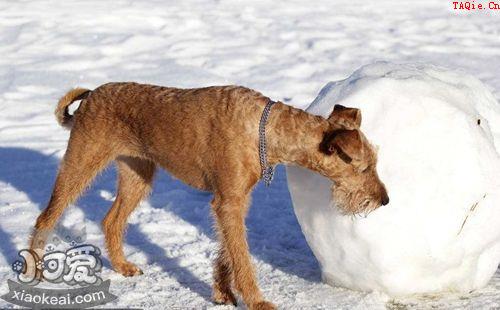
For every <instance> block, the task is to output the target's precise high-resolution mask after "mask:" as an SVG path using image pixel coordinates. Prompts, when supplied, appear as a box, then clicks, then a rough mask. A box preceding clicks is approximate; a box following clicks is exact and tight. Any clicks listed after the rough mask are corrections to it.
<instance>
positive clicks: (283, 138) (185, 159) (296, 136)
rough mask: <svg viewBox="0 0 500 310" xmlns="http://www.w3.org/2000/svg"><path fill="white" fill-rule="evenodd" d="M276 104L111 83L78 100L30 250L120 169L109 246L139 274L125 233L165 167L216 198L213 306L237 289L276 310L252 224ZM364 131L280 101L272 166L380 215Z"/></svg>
mask: <svg viewBox="0 0 500 310" xmlns="http://www.w3.org/2000/svg"><path fill="white" fill-rule="evenodd" d="M78 99H84V100H82V102H81V104H80V107H79V108H78V110H77V111H76V112H75V114H74V116H73V117H72V116H70V115H69V114H68V112H67V108H68V106H69V105H70V104H71V102H73V101H75V100H78ZM268 100H269V99H268V98H267V97H264V96H263V95H262V94H260V93H258V92H256V91H253V90H250V89H247V88H244V87H238V86H221V87H206V88H199V89H178V88H168V87H160V86H153V85H141V84H137V83H109V84H105V85H102V86H100V87H99V88H97V89H95V90H94V91H92V92H88V91H87V90H85V89H76V90H72V91H70V92H69V93H68V94H66V95H65V96H64V97H63V98H62V99H61V100H60V102H59V105H58V107H57V109H56V115H57V119H58V121H59V122H60V123H61V124H62V125H65V126H68V127H70V126H72V130H71V136H70V139H69V142H68V148H67V151H66V154H65V156H64V159H63V161H62V163H61V166H60V170H59V174H58V176H57V179H56V183H55V187H54V191H53V193H52V197H51V199H50V202H49V205H48V207H47V208H46V209H45V210H44V211H43V212H42V214H41V215H40V216H39V217H38V219H37V222H36V225H35V230H34V234H33V236H32V240H31V247H32V248H33V249H38V250H39V249H41V248H43V244H44V241H45V240H44V235H45V234H44V233H43V232H46V231H50V230H51V229H53V227H54V225H55V223H56V221H57V220H58V218H59V217H60V216H61V214H62V213H63V211H64V209H65V208H66V207H67V206H68V205H69V204H70V203H72V202H73V201H74V200H75V199H76V198H77V197H78V196H79V195H80V194H81V192H82V191H83V189H84V188H85V187H86V186H88V185H89V184H90V182H91V181H92V179H93V178H94V177H95V175H96V174H97V173H99V171H101V170H102V169H103V168H104V167H106V166H107V165H108V164H109V163H110V162H111V161H113V160H115V161H116V162H117V164H118V194H117V197H116V200H115V202H114V203H113V206H112V207H111V209H110V210H109V212H108V214H107V215H106V217H105V219H104V220H103V231H104V234H105V238H106V247H107V249H108V253H109V256H110V260H111V263H112V265H113V267H114V269H115V270H117V271H118V272H120V273H122V274H123V275H126V276H132V275H137V274H140V273H141V270H140V269H139V268H138V267H136V266H135V265H134V264H132V263H130V262H128V261H127V260H126V259H125V256H124V254H123V247H122V239H123V231H124V229H125V226H126V221H127V218H128V216H129V215H130V213H131V212H132V211H133V210H134V208H135V207H136V206H137V205H138V203H139V202H140V200H141V199H143V198H144V197H145V196H146V195H147V194H148V192H149V190H150V189H151V184H152V181H153V176H154V173H155V170H156V167H158V166H159V167H162V168H164V169H166V170H167V171H169V172H170V173H171V174H172V175H174V176H175V177H177V178H179V179H181V180H182V181H184V182H185V183H187V184H189V185H191V186H193V187H195V188H198V189H201V190H207V191H211V192H213V194H214V198H213V200H212V202H211V206H212V211H213V214H214V217H215V219H216V227H217V232H218V237H219V240H220V251H219V255H218V257H217V259H216V261H215V266H214V286H213V288H214V293H213V294H214V295H213V296H214V299H215V301H216V302H218V303H224V304H236V298H235V296H234V294H233V288H234V289H236V291H237V292H239V293H240V294H241V296H242V298H243V300H244V302H245V303H246V304H247V306H248V307H249V308H250V309H274V305H272V304H271V303H269V302H267V301H264V299H263V297H262V294H261V292H260V290H259V288H258V286H257V281H256V279H255V275H254V274H255V272H254V270H253V267H252V264H251V261H250V256H249V251H248V244H247V241H246V233H245V223H244V220H245V215H246V213H247V210H248V206H249V202H250V193H251V191H252V189H253V188H254V186H255V184H256V183H257V182H258V181H259V179H260V173H261V172H260V163H259V154H258V141H259V137H258V126H259V119H260V117H261V114H262V111H263V109H264V106H265V104H266V103H267V101H268ZM346 110H347V111H346ZM359 123H360V113H359V111H358V110H355V109H348V108H341V107H339V108H338V109H336V110H335V111H334V112H333V113H332V116H331V117H330V119H329V120H327V119H324V118H322V117H319V116H313V115H310V114H308V113H306V112H304V111H302V110H299V109H295V108H293V107H290V106H287V105H285V104H283V103H280V102H278V103H277V104H275V105H274V106H273V108H272V110H271V116H270V119H269V122H268V125H267V127H266V135H267V139H268V140H267V143H268V157H269V161H270V163H271V164H278V163H286V164H295V165H301V166H304V167H306V168H309V169H311V170H313V171H316V172H318V173H321V174H322V175H324V176H326V177H329V178H331V179H332V180H334V181H335V183H336V185H337V186H335V188H334V191H333V195H334V197H337V200H338V201H339V207H341V208H342V209H344V210H346V211H347V212H360V211H366V210H368V209H370V208H375V207H378V206H380V204H385V203H387V200H388V198H387V193H386V191H385V188H384V185H383V184H382V183H381V182H380V180H379V179H378V176H377V175H376V170H375V164H376V156H375V152H374V151H373V148H372V147H371V146H370V144H369V143H368V141H367V140H366V138H365V137H364V135H363V134H362V133H361V132H360V131H359ZM365 200H366V201H369V202H368V203H365V202H364V201H365Z"/></svg>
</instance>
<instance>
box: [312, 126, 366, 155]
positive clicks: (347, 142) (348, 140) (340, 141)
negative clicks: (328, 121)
mask: <svg viewBox="0 0 500 310" xmlns="http://www.w3.org/2000/svg"><path fill="white" fill-rule="evenodd" d="M319 149H320V151H321V152H323V153H325V154H327V155H332V154H337V155H338V156H339V157H340V159H342V160H343V161H345V162H346V163H350V162H352V160H353V159H361V155H362V151H363V142H362V140H361V135H360V133H359V130H356V129H353V130H350V129H337V130H333V131H331V132H327V133H325V135H324V136H323V141H322V142H321V144H320V145H319Z"/></svg>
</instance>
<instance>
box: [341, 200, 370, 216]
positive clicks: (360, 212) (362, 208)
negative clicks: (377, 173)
mask: <svg viewBox="0 0 500 310" xmlns="http://www.w3.org/2000/svg"><path fill="white" fill-rule="evenodd" d="M334 205H335V206H336V207H337V208H338V209H340V210H341V212H342V213H343V214H344V215H351V216H354V217H358V216H359V217H364V218H366V217H368V215H370V213H372V212H373V211H374V210H376V209H378V208H379V207H380V203H378V202H376V201H375V200H373V199H370V198H365V199H363V200H361V202H360V203H357V204H356V203H352V204H350V203H349V202H343V201H337V202H335V203H334Z"/></svg>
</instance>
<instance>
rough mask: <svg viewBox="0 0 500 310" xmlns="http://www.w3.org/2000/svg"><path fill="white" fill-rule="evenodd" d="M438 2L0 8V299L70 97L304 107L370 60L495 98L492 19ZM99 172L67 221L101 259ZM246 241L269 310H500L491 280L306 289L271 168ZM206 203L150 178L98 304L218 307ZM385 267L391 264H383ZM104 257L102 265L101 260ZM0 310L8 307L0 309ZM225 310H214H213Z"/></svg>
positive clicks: (496, 47) (499, 15) (58, 152)
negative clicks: (218, 96)
mask: <svg viewBox="0 0 500 310" xmlns="http://www.w3.org/2000/svg"><path fill="white" fill-rule="evenodd" d="M452 6H453V4H452V1H445V0H424V1H418V2H417V1H386V0H379V1H347V0H339V1H315V2H314V3H311V2H306V1H302V2H300V1H286V2H285V1H248V2H240V1H182V2H181V1H151V0H148V1H43V0H41V1H33V0H31V1H6V0H3V1H1V2H0V266H1V267H0V294H3V293H5V292H6V291H7V285H6V281H7V279H12V278H13V276H14V274H13V272H11V271H10V266H9V265H10V263H11V262H12V261H13V260H15V258H16V254H17V250H18V249H21V248H23V247H25V246H26V243H27V235H28V233H29V230H30V228H31V226H32V225H33V223H34V221H35V218H36V216H37V215H38V213H39V212H40V209H41V208H44V207H45V203H46V202H47V200H48V198H49V196H50V191H51V188H52V183H53V180H54V177H55V173H56V169H57V165H58V162H59V160H60V158H61V157H62V155H63V154H64V149H65V146H66V141H67V138H68V132H67V131H65V130H63V129H61V128H60V127H58V125H57V124H56V122H55V120H54V117H53V110H54V107H55V104H56V102H57V99H58V98H59V97H60V96H61V95H62V94H63V93H64V92H65V91H66V90H67V89H69V88H71V87H73V86H77V85H78V86H83V87H89V88H93V87H96V86H98V85H100V84H102V83H105V82H108V81H131V80H133V81H140V82H149V83H155V84H161V85H169V86H179V87H199V86H205V85H213V84H243V85H246V86H249V87H252V88H255V89H257V90H259V91H262V92H263V93H264V94H266V95H268V96H270V97H272V98H274V99H277V100H283V101H286V102H288V103H290V104H293V105H295V106H298V107H306V106H307V105H308V104H309V103H310V102H311V101H312V100H313V99H314V97H315V96H316V95H317V93H318V91H319V90H320V89H321V87H322V86H323V85H325V84H326V83H327V82H328V81H332V80H339V79H342V78H345V77H347V76H349V75H350V74H351V73H352V72H353V71H354V70H355V69H357V68H359V67H360V66H362V65H364V64H367V63H371V62H373V61H376V60H389V61H393V62H431V63H435V64H438V65H441V66H445V67H450V68H461V69H463V70H464V71H466V72H468V73H470V74H473V75H474V76H476V77H478V78H479V79H481V80H482V81H483V82H485V83H486V84H487V85H489V87H491V90H492V92H493V93H494V95H495V96H496V97H497V99H498V98H500V86H499V85H500V22H499V20H500V11H472V12H458V11H453V9H452ZM114 183H115V171H114V169H113V168H111V169H109V170H107V171H106V172H105V173H104V174H103V175H102V176H101V177H99V178H98V180H97V181H96V182H95V184H94V186H93V187H92V188H91V189H90V190H89V191H88V193H87V194H86V195H85V196H84V197H83V198H82V199H80V201H79V202H78V203H77V204H76V205H75V206H73V207H72V208H71V209H70V212H67V213H68V214H67V216H66V218H65V222H66V223H68V224H71V223H79V222H82V221H84V222H85V223H86V226H87V234H88V241H89V242H91V243H93V244H96V245H98V246H101V247H103V243H102V241H103V239H102V233H101V231H100V228H99V227H100V225H99V223H100V221H101V219H102V218H103V216H104V214H105V213H106V212H107V209H108V208H109V206H110V205H111V202H112V200H113V197H114V187H115V186H114ZM253 198H254V199H253V206H252V208H251V211H250V214H249V217H248V220H247V224H248V237H249V243H250V247H251V251H252V255H253V258H254V262H255V264H256V267H257V270H258V276H259V282H260V285H261V288H262V289H263V292H264V294H265V296H266V297H267V298H268V299H270V300H272V301H274V302H275V303H277V304H278V306H279V307H280V308H283V309H304V308H305V309H384V308H391V309H393V308H394V309H404V308H409V309H412V308H430V307H435V308H457V309H459V308H474V309H477V308H485V309H490V308H494V307H499V306H500V272H497V273H496V275H495V276H494V278H493V279H492V281H491V282H490V284H489V285H488V286H487V287H486V288H484V289H481V290H479V291H475V292H473V293H471V294H468V295H456V294H446V295H438V296H419V297H408V298H404V299H396V300H394V299H391V298H388V297H387V296H385V295H383V294H379V293H359V292H354V291H350V290H347V289H342V288H338V287H331V286H328V285H326V284H323V283H321V281H320V271H319V267H318V263H317V261H316V259H315V258H314V256H313V255H312V253H311V251H310V249H309V247H308V245H307V243H306V241H305V239H304V236H303V235H302V232H301V230H300V227H299V225H298V223H297V220H296V218H295V216H294V213H293V209H292V206H291V201H290V195H289V193H288V189H287V186H286V181H285V174H284V169H283V168H282V167H281V168H280V169H278V174H277V176H276V179H275V182H274V183H273V185H272V187H271V188H269V189H265V188H263V187H262V186H261V185H259V187H258V188H257V190H256V191H255V193H254V196H253ZM209 200H210V195H208V194H206V193H202V192H198V191H195V190H193V189H190V188H189V187H187V186H184V185H183V184H181V183H180V182H178V181H176V180H173V179H171V178H170V177H169V176H168V175H167V174H165V173H161V174H159V176H158V178H157V180H156V184H155V188H154V191H153V193H152V195H151V197H150V198H149V200H148V201H146V202H144V203H142V204H141V206H140V208H138V209H137V211H136V212H135V214H134V215H133V216H132V217H131V219H130V225H129V229H128V233H127V238H126V240H127V241H126V244H127V246H126V253H127V255H128V257H129V259H130V260H131V261H133V262H136V263H138V264H139V266H140V267H142V268H143V269H144V271H145V274H144V275H143V276H141V277H137V278H123V277H122V276H121V275H118V274H116V273H114V272H113V271H111V270H110V269H109V262H108V261H107V260H105V271H104V277H105V278H109V279H111V282H112V284H111V291H112V292H114V293H116V294H117V295H118V296H119V299H118V300H117V301H115V302H114V303H113V304H112V306H117V307H136V308H137V307H140V308H148V309H150V308H151V309H153V308H155V309H167V308H174V307H177V308H212V307H214V308H217V307H215V306H214V305H213V304H212V303H211V301H210V293H211V290H210V285H211V271H212V268H211V259H212V258H213V256H214V249H215V246H216V243H215V239H214V235H213V233H212V228H211V225H212V221H211V219H210V213H209V207H208V201H209ZM388 255H390V253H388ZM104 257H106V256H104ZM0 307H8V305H7V304H6V303H5V302H3V301H0ZM218 308H220V309H224V308H225V307H222V306H220V307H218ZM227 308H228V309H230V307H227Z"/></svg>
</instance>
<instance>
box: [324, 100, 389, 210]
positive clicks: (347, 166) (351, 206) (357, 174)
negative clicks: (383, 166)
mask: <svg viewBox="0 0 500 310" xmlns="http://www.w3.org/2000/svg"><path fill="white" fill-rule="evenodd" d="M328 121H329V122H330V129H329V130H328V131H327V132H325V133H324V136H323V141H322V142H321V144H320V147H319V149H320V151H321V152H322V153H324V154H326V155H327V156H325V161H326V164H325V165H324V166H326V168H327V169H326V170H327V171H325V174H326V175H327V176H328V177H329V178H330V179H332V180H333V182H334V185H333V188H332V193H333V198H334V200H335V202H336V204H337V206H338V207H339V208H340V209H341V210H343V211H344V212H346V213H351V214H357V213H361V212H370V211H372V210H374V209H376V208H378V207H380V206H381V205H386V204H388V203H389V196H388V195H387V190H386V188H385V185H384V183H382V182H381V181H380V179H379V177H378V174H377V152H376V150H375V149H374V147H373V146H372V145H371V144H370V143H369V142H368V140H367V139H366V137H365V135H364V134H363V133H362V132H361V130H360V129H359V127H360V125H361V112H360V110H358V109H353V108H346V107H343V106H341V105H336V106H335V107H334V110H333V112H332V114H331V115H330V117H329V118H328Z"/></svg>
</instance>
